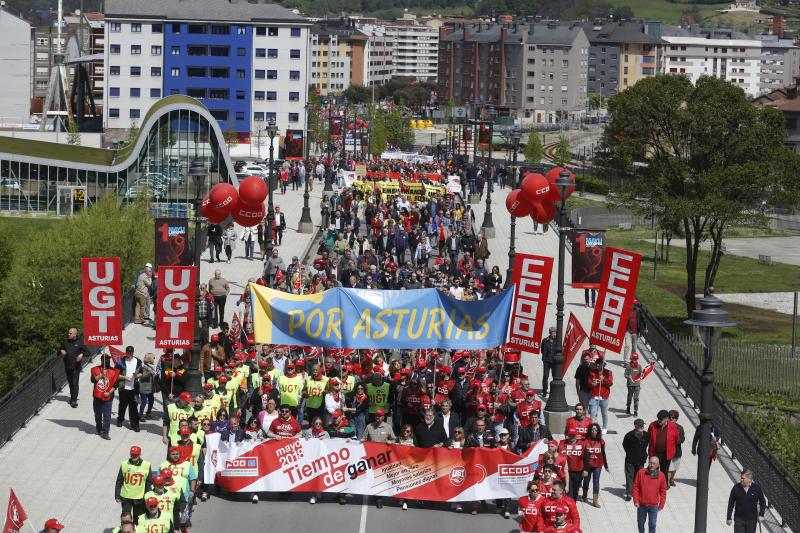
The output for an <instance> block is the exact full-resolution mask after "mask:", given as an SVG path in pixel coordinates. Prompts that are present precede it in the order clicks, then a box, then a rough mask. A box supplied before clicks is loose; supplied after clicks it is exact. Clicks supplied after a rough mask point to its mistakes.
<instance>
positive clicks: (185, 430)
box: [178, 428, 192, 435]
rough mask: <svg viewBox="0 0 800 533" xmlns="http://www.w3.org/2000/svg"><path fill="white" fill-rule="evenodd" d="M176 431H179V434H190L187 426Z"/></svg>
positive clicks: (190, 431)
mask: <svg viewBox="0 0 800 533" xmlns="http://www.w3.org/2000/svg"><path fill="white" fill-rule="evenodd" d="M178 433H180V434H181V435H191V434H192V430H191V429H189V428H181V429H180V430H179V431H178Z"/></svg>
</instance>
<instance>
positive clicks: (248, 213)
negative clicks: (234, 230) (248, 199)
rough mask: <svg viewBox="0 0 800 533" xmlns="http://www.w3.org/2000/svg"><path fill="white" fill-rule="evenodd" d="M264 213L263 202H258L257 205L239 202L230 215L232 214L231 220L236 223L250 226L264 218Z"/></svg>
mask: <svg viewBox="0 0 800 533" xmlns="http://www.w3.org/2000/svg"><path fill="white" fill-rule="evenodd" d="M264 213H265V209H264V204H258V205H257V206H250V205H247V204H239V205H237V206H236V207H235V208H234V210H233V212H232V213H231V215H233V220H235V221H236V223H237V224H239V225H240V226H244V227H245V228H250V227H253V226H256V225H258V223H259V222H261V219H262V218H264Z"/></svg>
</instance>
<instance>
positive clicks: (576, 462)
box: [558, 428, 585, 500]
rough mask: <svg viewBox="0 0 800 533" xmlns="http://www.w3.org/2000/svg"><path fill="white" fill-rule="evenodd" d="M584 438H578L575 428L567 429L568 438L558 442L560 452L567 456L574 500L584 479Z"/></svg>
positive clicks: (570, 485)
mask: <svg viewBox="0 0 800 533" xmlns="http://www.w3.org/2000/svg"><path fill="white" fill-rule="evenodd" d="M584 451H585V450H584V446H583V440H582V439H578V433H577V432H576V431H575V429H574V428H570V429H569V430H567V438H566V439H564V440H562V441H561V442H560V443H559V444H558V453H560V454H562V455H564V456H566V458H567V471H568V472H569V492H570V496H571V497H572V499H573V500H577V499H578V489H579V488H580V486H581V483H582V480H583V454H584Z"/></svg>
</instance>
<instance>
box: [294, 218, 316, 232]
mask: <svg viewBox="0 0 800 533" xmlns="http://www.w3.org/2000/svg"><path fill="white" fill-rule="evenodd" d="M313 232H314V223H313V222H303V221H302V220H301V221H300V223H299V224H298V225H297V233H313Z"/></svg>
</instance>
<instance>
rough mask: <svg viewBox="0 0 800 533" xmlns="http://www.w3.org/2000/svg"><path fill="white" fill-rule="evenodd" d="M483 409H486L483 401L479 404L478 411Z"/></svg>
mask: <svg viewBox="0 0 800 533" xmlns="http://www.w3.org/2000/svg"><path fill="white" fill-rule="evenodd" d="M481 409H483V410H484V411H485V410H486V405H485V404H482V403H480V404H478V411H480V410H481Z"/></svg>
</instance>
